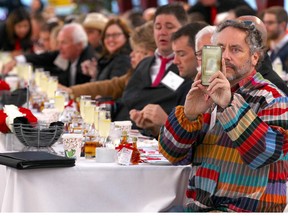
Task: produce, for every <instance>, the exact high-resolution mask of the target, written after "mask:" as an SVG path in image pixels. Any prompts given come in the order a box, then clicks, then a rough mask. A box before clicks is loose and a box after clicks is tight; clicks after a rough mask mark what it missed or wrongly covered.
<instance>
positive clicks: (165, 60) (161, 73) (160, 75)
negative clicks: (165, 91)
mask: <svg viewBox="0 0 288 216" xmlns="http://www.w3.org/2000/svg"><path fill="white" fill-rule="evenodd" d="M160 59H161V65H160V69H159V72H158V74H157V76H156V79H155V80H154V82H153V83H152V87H156V86H158V85H159V83H160V82H161V80H162V78H163V76H164V74H165V70H166V64H167V63H168V62H170V61H171V60H173V59H174V57H171V58H164V57H162V56H160Z"/></svg>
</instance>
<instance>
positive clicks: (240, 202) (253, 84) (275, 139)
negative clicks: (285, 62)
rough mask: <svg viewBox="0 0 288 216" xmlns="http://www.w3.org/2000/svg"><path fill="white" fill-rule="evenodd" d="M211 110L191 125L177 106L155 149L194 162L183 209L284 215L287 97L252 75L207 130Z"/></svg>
mask: <svg viewBox="0 0 288 216" xmlns="http://www.w3.org/2000/svg"><path fill="white" fill-rule="evenodd" d="M211 110H213V109H212V108H211ZM211 110H210V111H207V113H204V114H202V115H199V116H198V118H197V119H196V120H195V121H189V119H187V118H186V116H185V115H184V112H183V111H184V107H183V106H178V107H176V108H175V109H174V110H173V111H172V112H171V113H170V115H169V118H168V120H167V122H166V124H165V125H164V126H163V127H162V128H161V131H160V136H159V149H160V152H161V153H162V154H163V155H164V156H165V157H166V158H167V159H168V160H169V161H170V162H172V163H173V164H175V165H177V164H183V163H186V164H188V163H191V162H192V174H191V177H190V180H189V185H188V189H187V193H186V195H187V197H188V198H189V203H188V205H187V210H188V211H209V210H213V209H214V210H215V209H218V210H222V211H233V212H283V210H284V208H285V206H286V181H287V176H288V169H287V168H288V162H287V159H288V156H287V152H288V131H287V128H288V98H287V97H285V95H284V93H282V92H281V91H280V90H278V89H277V88H276V87H275V86H274V85H273V84H271V83H270V82H269V81H267V80H265V79H264V78H263V77H262V76H261V75H260V74H259V73H256V74H255V75H254V76H253V77H251V79H250V80H249V81H248V82H246V83H245V84H243V85H242V86H240V87H239V89H237V90H236V92H234V96H233V100H232V103H231V106H228V107H227V108H226V109H224V110H222V112H220V111H218V112H217V114H216V120H215V125H214V126H213V127H212V128H210V129H209V125H210V123H211V122H210V121H211V119H212V118H211V113H212V111H211ZM192 155H193V157H192Z"/></svg>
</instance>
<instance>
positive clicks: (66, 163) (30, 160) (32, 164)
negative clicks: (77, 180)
mask: <svg viewBox="0 0 288 216" xmlns="http://www.w3.org/2000/svg"><path fill="white" fill-rule="evenodd" d="M0 164H3V165H6V166H9V167H13V168H16V169H36V168H56V167H72V166H75V159H73V158H66V157H62V156H59V155H54V154H51V153H48V152H40V151H26V152H11V153H0Z"/></svg>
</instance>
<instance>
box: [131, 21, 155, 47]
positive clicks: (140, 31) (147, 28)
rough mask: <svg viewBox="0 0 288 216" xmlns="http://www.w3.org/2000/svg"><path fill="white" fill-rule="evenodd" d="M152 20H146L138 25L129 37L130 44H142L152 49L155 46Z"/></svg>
mask: <svg viewBox="0 0 288 216" xmlns="http://www.w3.org/2000/svg"><path fill="white" fill-rule="evenodd" d="M153 30H154V28H153V22H152V21H148V22H146V23H145V24H143V25H141V26H138V27H136V28H135V30H134V31H133V32H132V34H131V37H130V43H131V45H132V46H134V45H138V46H142V47H143V48H145V49H147V50H151V51H154V50H156V48H157V46H156V43H155V40H154V37H153Z"/></svg>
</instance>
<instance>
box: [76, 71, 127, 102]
mask: <svg viewBox="0 0 288 216" xmlns="http://www.w3.org/2000/svg"><path fill="white" fill-rule="evenodd" d="M130 77H131V74H130V73H129V74H125V75H123V76H121V77H114V78H113V79H111V80H103V81H96V82H91V83H84V84H80V85H75V86H71V87H70V89H71V90H72V94H73V95H74V98H77V97H79V96H80V95H91V96H92V98H95V97H96V96H97V95H101V96H112V97H113V99H116V98H119V97H121V95H122V93H123V91H124V88H125V85H126V82H127V80H129V79H130Z"/></svg>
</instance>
